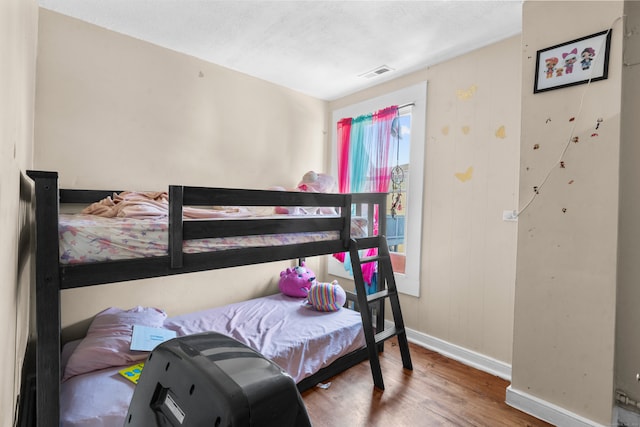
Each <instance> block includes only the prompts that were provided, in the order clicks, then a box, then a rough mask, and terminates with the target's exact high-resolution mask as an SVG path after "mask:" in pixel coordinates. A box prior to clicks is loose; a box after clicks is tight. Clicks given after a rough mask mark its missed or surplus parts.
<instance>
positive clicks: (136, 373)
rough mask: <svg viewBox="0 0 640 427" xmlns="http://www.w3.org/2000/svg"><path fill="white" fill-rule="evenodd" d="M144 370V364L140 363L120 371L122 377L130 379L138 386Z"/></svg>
mask: <svg viewBox="0 0 640 427" xmlns="http://www.w3.org/2000/svg"><path fill="white" fill-rule="evenodd" d="M142 368H144V363H138V364H137V365H133V366H129V367H128V368H124V369H121V370H120V371H118V372H119V373H120V375H122V376H123V377H125V378H126V379H128V380H129V381H131V382H132V383H134V384H138V380H139V379H140V374H141V373H142Z"/></svg>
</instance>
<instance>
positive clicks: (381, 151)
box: [334, 105, 398, 284]
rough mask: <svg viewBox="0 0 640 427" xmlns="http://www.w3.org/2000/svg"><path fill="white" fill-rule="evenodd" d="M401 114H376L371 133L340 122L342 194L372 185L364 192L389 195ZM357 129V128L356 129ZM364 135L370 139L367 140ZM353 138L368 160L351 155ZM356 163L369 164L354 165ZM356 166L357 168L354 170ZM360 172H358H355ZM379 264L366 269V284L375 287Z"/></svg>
mask: <svg viewBox="0 0 640 427" xmlns="http://www.w3.org/2000/svg"><path fill="white" fill-rule="evenodd" d="M397 114H398V107H397V106H395V105H394V106H391V107H387V108H384V109H382V110H379V111H377V112H375V113H374V114H372V121H371V122H368V123H367V124H366V126H370V127H371V128H370V129H368V130H367V131H363V129H356V128H354V126H352V123H353V119H352V118H350V117H349V118H343V119H341V120H340V121H339V122H338V129H337V137H338V141H337V142H338V188H339V191H340V192H341V193H347V192H350V191H351V192H353V191H358V190H360V191H362V190H361V189H360V188H358V189H355V188H351V187H352V186H353V183H362V182H364V181H367V182H368V186H367V188H365V189H364V191H371V192H381V193H387V192H388V191H389V183H390V181H391V169H392V165H391V161H392V160H391V159H390V151H391V142H392V138H391V126H392V123H393V119H394V118H395V117H396V116H397ZM356 127H357V126H356ZM362 135H366V136H365V137H364V139H363V136H362ZM352 138H358V144H357V147H363V146H364V148H365V150H366V154H367V155H366V156H361V155H355V153H352V152H351V151H352V150H353V149H354V147H356V145H354V144H352V143H351V142H352ZM354 161H358V162H365V161H366V163H368V164H358V165H352V164H351V163H353V162H354ZM354 166H355V167H354ZM354 171H356V172H354ZM350 173H357V174H360V175H362V176H350ZM378 218H379V212H378V210H377V209H376V211H375V212H374V218H373V229H374V233H376V234H377V233H378ZM376 253H377V251H376V250H375V249H369V250H368V251H367V254H366V255H367V256H372V255H375V254H376ZM334 257H335V258H336V259H338V260H340V261H341V262H344V258H345V254H344V253H341V254H335V255H334ZM375 269H376V267H375V264H374V263H368V264H365V265H364V266H363V267H362V274H363V276H364V280H365V282H366V283H368V284H371V282H372V280H373V275H374V274H375Z"/></svg>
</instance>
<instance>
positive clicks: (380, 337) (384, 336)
mask: <svg viewBox="0 0 640 427" xmlns="http://www.w3.org/2000/svg"><path fill="white" fill-rule="evenodd" d="M400 332H402V331H399V330H398V329H396V327H395V326H391V327H389V328H387V329H385V330H384V331H381V332H378V333H377V334H376V344H379V343H381V342H383V341H386V340H388V339H389V338H392V337H395V336H396V335H398V334H400Z"/></svg>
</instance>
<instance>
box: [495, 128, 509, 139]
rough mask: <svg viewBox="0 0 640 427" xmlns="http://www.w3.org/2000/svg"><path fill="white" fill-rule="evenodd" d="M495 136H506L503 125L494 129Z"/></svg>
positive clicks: (501, 137) (502, 137)
mask: <svg viewBox="0 0 640 427" xmlns="http://www.w3.org/2000/svg"><path fill="white" fill-rule="evenodd" d="M496 137H497V138H500V139H505V138H506V137H507V133H506V131H505V129H504V126H500V127H499V128H498V130H497V131H496Z"/></svg>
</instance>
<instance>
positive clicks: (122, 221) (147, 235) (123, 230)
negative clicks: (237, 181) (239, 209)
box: [58, 214, 367, 264]
mask: <svg viewBox="0 0 640 427" xmlns="http://www.w3.org/2000/svg"><path fill="white" fill-rule="evenodd" d="M213 220H215V219H212V221H213ZM292 220H295V219H292ZM366 224H367V222H366V220H365V219H362V218H353V223H352V235H353V236H363V235H366ZM168 228H169V226H168V222H167V218H166V217H156V218H153V217H150V218H122V217H118V218H114V217H101V216H96V215H90V214H61V215H60V216H59V225H58V232H59V235H60V262H61V263H62V264H74V263H86V262H98V261H111V260H123V259H130V258H142V257H153V256H164V255H166V254H167V252H168ZM337 238H338V233H337V232H313V233H288V234H270V235H260V236H239V237H222V238H208V239H198V240H189V241H185V243H184V247H183V251H184V253H196V252H209V251H218V250H225V249H235V248H243V247H264V246H278V245H289V244H296V243H307V242H317V241H322V240H333V239H337Z"/></svg>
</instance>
